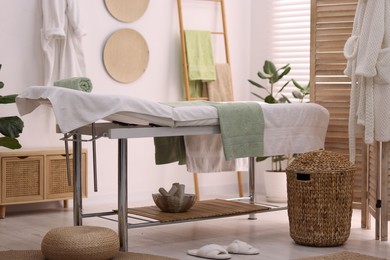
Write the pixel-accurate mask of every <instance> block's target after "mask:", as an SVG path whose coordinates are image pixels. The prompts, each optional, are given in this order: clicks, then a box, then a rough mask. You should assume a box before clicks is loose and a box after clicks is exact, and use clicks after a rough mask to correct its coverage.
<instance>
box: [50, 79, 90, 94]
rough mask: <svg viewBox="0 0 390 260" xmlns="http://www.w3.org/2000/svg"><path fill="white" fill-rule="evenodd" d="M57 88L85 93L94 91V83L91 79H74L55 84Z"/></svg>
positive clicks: (59, 81) (58, 81)
mask: <svg viewBox="0 0 390 260" xmlns="http://www.w3.org/2000/svg"><path fill="white" fill-rule="evenodd" d="M53 85H54V86H56V87H63V88H70V89H75V90H80V91H84V92H91V91H92V82H91V80H90V79H89V78H85V77H74V78H68V79H62V80H57V81H55V82H54V83H53Z"/></svg>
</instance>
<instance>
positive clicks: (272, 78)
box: [269, 71, 279, 84]
mask: <svg viewBox="0 0 390 260" xmlns="http://www.w3.org/2000/svg"><path fill="white" fill-rule="evenodd" d="M278 81H279V74H278V72H277V71H275V73H274V74H273V75H272V77H271V78H270V79H269V83H271V84H274V83H276V82H278Z"/></svg>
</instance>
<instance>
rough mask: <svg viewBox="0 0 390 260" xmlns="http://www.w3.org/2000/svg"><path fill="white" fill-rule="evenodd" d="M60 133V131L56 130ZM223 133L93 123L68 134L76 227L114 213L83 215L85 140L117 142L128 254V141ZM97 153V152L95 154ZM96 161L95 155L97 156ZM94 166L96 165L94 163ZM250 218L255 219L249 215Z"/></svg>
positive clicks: (122, 234)
mask: <svg viewBox="0 0 390 260" xmlns="http://www.w3.org/2000/svg"><path fill="white" fill-rule="evenodd" d="M57 131H58V132H60V130H59V129H58V130H57ZM218 133H220V128H219V126H194V127H192V126H191V127H177V128H172V127H152V126H131V125H121V124H115V123H94V124H93V125H92V126H91V125H88V126H84V127H81V128H79V129H76V130H75V131H72V132H71V133H68V134H67V135H69V136H73V138H72V139H71V141H72V143H73V170H74V175H73V188H74V192H73V224H74V225H75V226H81V225H82V224H83V223H82V219H83V217H93V216H103V215H108V214H113V213H112V212H110V213H107V212H101V213H90V214H84V213H83V209H82V190H81V151H82V142H83V141H95V140H96V139H97V138H99V137H106V138H109V139H117V140H118V211H117V214H118V235H119V241H120V250H121V251H128V219H127V208H128V199H127V196H128V187H127V181H128V179H127V178H128V174H127V172H128V151H127V148H128V142H127V139H128V138H143V137H167V136H187V135H207V134H218ZM83 135H87V136H92V139H90V140H83V139H82V136H83ZM94 154H95V151H94ZM94 159H95V156H94ZM94 163H95V162H94ZM254 195H255V158H254V157H250V158H249V203H251V204H254V203H255V197H254ZM249 219H256V217H255V216H254V214H250V216H249Z"/></svg>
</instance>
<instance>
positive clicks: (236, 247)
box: [226, 240, 260, 255]
mask: <svg viewBox="0 0 390 260" xmlns="http://www.w3.org/2000/svg"><path fill="white" fill-rule="evenodd" d="M226 251H228V253H230V254H239V255H258V254H260V251H259V249H257V248H254V247H253V246H251V245H249V244H247V243H245V242H242V241H240V240H234V241H233V243H231V244H230V245H228V246H227V247H226Z"/></svg>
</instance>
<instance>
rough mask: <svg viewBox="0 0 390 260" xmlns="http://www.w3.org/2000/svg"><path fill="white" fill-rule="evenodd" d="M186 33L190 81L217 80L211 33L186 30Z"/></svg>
mask: <svg viewBox="0 0 390 260" xmlns="http://www.w3.org/2000/svg"><path fill="white" fill-rule="evenodd" d="M184 33H185V44H186V49H187V63H188V79H189V80H203V81H209V80H215V79H216V73H215V64H214V56H213V49H212V47H211V36H210V32H208V31H194V30H186V31H184Z"/></svg>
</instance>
